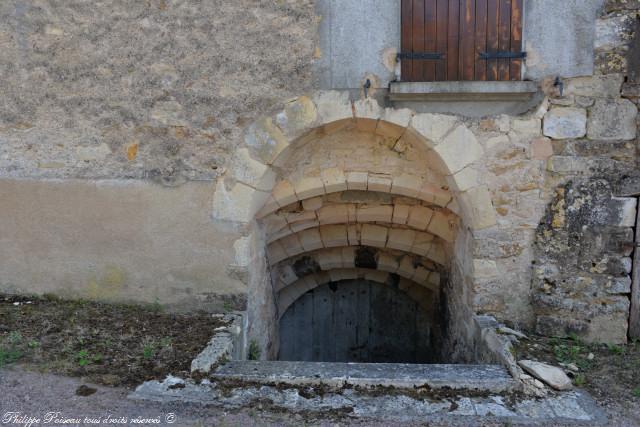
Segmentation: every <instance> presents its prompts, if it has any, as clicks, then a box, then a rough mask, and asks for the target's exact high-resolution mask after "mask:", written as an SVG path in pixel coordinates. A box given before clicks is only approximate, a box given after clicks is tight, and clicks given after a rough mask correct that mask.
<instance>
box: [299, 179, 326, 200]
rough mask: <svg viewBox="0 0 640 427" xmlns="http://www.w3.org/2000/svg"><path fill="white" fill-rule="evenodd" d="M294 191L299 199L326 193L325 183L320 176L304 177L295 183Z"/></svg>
mask: <svg viewBox="0 0 640 427" xmlns="http://www.w3.org/2000/svg"><path fill="white" fill-rule="evenodd" d="M294 191H295V192H296V195H297V199H298V200H304V199H309V198H311V197H317V196H322V195H323V194H324V183H323V182H322V178H320V177H319V176H318V177H315V176H314V177H304V178H302V179H301V180H299V181H296V182H295V183H294Z"/></svg>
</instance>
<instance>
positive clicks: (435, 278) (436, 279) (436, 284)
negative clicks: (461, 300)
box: [428, 271, 440, 290]
mask: <svg viewBox="0 0 640 427" xmlns="http://www.w3.org/2000/svg"><path fill="white" fill-rule="evenodd" d="M428 283H429V284H430V285H431V286H433V288H434V289H435V290H439V289H440V273H436V272H435V271H434V272H432V273H431V274H430V275H429V281H428Z"/></svg>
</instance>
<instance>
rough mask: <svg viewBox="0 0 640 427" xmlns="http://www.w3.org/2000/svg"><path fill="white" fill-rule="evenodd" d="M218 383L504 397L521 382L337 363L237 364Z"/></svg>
mask: <svg viewBox="0 0 640 427" xmlns="http://www.w3.org/2000/svg"><path fill="white" fill-rule="evenodd" d="M212 378H214V379H217V380H235V381H246V382H250V383H263V384H269V383H278V384H279V383H283V384H290V385H309V386H313V385H320V384H324V385H328V386H331V387H343V386H344V385H353V386H361V387H378V386H382V387H394V388H396V389H414V388H416V387H424V386H428V387H429V388H431V389H443V388H448V389H456V390H480V391H487V392H492V393H502V392H505V391H511V390H514V389H516V387H517V385H518V384H517V382H516V381H515V380H514V379H513V378H512V377H511V375H510V374H509V373H508V372H507V370H506V369H505V368H504V367H502V366H500V365H419V364H403V363H333V362H281V361H239V360H234V361H230V362H229V363H226V364H224V365H222V366H220V367H219V368H218V369H216V371H214V372H213V374H212Z"/></svg>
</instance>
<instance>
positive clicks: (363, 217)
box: [357, 205, 393, 222]
mask: <svg viewBox="0 0 640 427" xmlns="http://www.w3.org/2000/svg"><path fill="white" fill-rule="evenodd" d="M392 216H393V206H390V205H383V206H368V205H364V206H360V207H359V208H358V209H357V221H358V222H391V217H392Z"/></svg>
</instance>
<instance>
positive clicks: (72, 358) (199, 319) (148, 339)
mask: <svg viewBox="0 0 640 427" xmlns="http://www.w3.org/2000/svg"><path fill="white" fill-rule="evenodd" d="M222 324H223V323H222V320H221V319H220V318H219V317H218V318H215V317H212V315H210V314H205V313H196V314H190V315H188V316H186V315H176V314H169V313H165V312H163V310H162V307H160V306H156V305H151V306H146V307H142V306H133V305H114V304H101V303H95V302H87V301H64V300H60V299H56V298H26V297H13V296H6V295H0V368H1V367H3V366H6V365H10V364H19V365H21V366H23V367H25V368H26V369H34V370H38V371H41V372H50V373H56V374H62V375H69V376H75V377H83V378H86V379H87V380H89V381H91V382H93V383H97V384H102V385H108V386H126V387H132V386H135V385H138V384H140V383H142V382H143V381H146V380H151V379H163V378H165V377H166V375H167V374H174V375H182V376H188V375H189V370H190V363H191V360H192V359H193V358H194V357H195V356H196V355H197V354H198V353H200V352H201V351H202V350H203V349H204V347H205V346H206V344H207V342H208V341H209V340H210V339H211V337H212V335H213V331H214V329H215V328H216V327H219V326H222Z"/></svg>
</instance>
